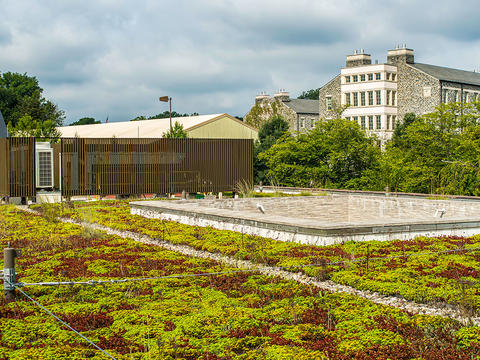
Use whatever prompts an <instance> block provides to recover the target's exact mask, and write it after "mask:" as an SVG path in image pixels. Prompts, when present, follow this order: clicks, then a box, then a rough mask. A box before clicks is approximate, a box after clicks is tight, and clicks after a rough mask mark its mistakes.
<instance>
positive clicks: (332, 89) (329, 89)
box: [319, 75, 342, 119]
mask: <svg viewBox="0 0 480 360" xmlns="http://www.w3.org/2000/svg"><path fill="white" fill-rule="evenodd" d="M340 78H341V76H340V75H337V76H336V77H335V78H333V79H332V80H331V81H330V82H329V83H327V84H326V85H325V86H324V87H322V88H321V89H320V91H319V100H320V101H319V102H320V104H319V118H320V119H329V118H335V117H337V116H338V115H337V113H336V112H335V109H339V108H340V106H341V95H342V93H341V84H340ZM328 96H331V97H332V110H330V111H329V110H327V100H326V99H327V97H328Z"/></svg>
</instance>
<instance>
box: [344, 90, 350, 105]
mask: <svg viewBox="0 0 480 360" xmlns="http://www.w3.org/2000/svg"><path fill="white" fill-rule="evenodd" d="M345 104H346V105H350V93H346V94H345Z"/></svg>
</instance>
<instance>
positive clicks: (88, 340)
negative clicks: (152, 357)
mask: <svg viewBox="0 0 480 360" xmlns="http://www.w3.org/2000/svg"><path fill="white" fill-rule="evenodd" d="M7 282H8V280H7ZM13 286H15V288H17V289H18V291H20V292H21V293H22V294H23V295H24V296H25V297H26V298H28V299H29V300H31V301H32V302H33V303H34V304H35V305H37V306H38V307H40V308H41V309H42V310H44V311H45V312H47V313H48V314H49V315H51V316H53V317H54V318H55V319H56V320H57V321H59V322H60V323H62V324H63V325H65V326H66V327H67V328H69V329H70V330H72V331H73V332H74V333H76V334H77V335H79V336H80V337H81V338H82V339H84V340H85V341H87V342H88V343H90V344H91V345H93V346H95V347H96V348H97V349H98V350H100V351H101V352H102V353H104V354H105V355H107V356H108V357H109V358H111V359H114V360H117V359H116V358H114V357H113V356H112V355H110V354H109V353H108V352H106V351H105V350H103V349H102V348H101V347H100V346H98V345H97V344H95V343H94V342H93V341H91V340H90V339H88V338H86V337H85V336H83V335H82V334H80V333H79V332H78V331H77V330H75V329H74V328H73V327H71V326H70V325H68V324H67V323H66V322H65V321H63V320H62V319H60V318H59V317H58V316H57V315H55V314H54V313H52V312H51V311H50V310H48V309H47V308H45V307H44V306H43V305H42V304H40V303H39V302H38V301H36V300H35V299H33V298H32V297H31V296H30V295H28V294H27V293H26V292H24V291H23V290H22V289H20V287H18V286H17V284H13Z"/></svg>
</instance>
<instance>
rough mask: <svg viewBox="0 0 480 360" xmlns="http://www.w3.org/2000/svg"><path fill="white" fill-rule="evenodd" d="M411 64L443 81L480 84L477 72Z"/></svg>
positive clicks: (479, 75)
mask: <svg viewBox="0 0 480 360" xmlns="http://www.w3.org/2000/svg"><path fill="white" fill-rule="evenodd" d="M409 65H410V66H412V67H414V68H415V69H418V70H420V71H422V72H424V73H426V74H428V75H430V76H433V77H434V78H436V79H438V80H441V81H449V82H454V83H460V84H467V85H476V86H480V73H477V72H473V71H465V70H459V69H452V68H447V67H443V66H436V65H430V64H422V63H415V64H409Z"/></svg>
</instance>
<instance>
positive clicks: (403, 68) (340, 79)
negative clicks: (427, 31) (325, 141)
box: [319, 45, 480, 143]
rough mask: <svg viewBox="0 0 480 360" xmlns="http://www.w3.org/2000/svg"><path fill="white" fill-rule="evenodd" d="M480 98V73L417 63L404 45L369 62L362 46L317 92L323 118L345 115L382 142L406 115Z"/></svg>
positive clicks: (410, 51)
mask: <svg viewBox="0 0 480 360" xmlns="http://www.w3.org/2000/svg"><path fill="white" fill-rule="evenodd" d="M479 98H480V74H479V73H477V72H468V71H463V70H458V69H451V68H445V67H439V66H435V65H429V64H420V63H415V58H414V52H413V50H412V49H408V48H407V47H406V46H405V45H404V47H402V48H400V47H397V48H395V49H393V50H389V51H388V54H387V62H386V63H384V64H378V63H375V64H371V57H370V55H369V54H365V53H364V52H363V50H361V51H360V52H357V51H355V52H354V54H352V55H348V56H347V59H346V66H345V67H344V68H342V69H341V72H340V75H338V76H336V77H335V78H334V79H332V80H331V81H330V82H328V83H327V84H326V85H325V86H324V87H323V88H321V89H320V92H319V115H320V118H321V119H322V118H323V119H328V118H334V117H335V116H338V115H337V113H338V111H335V110H337V109H341V110H343V112H342V116H343V117H345V118H347V119H351V120H353V121H356V122H358V123H359V125H360V126H361V127H362V128H363V129H365V130H366V131H367V132H368V133H373V134H375V135H376V136H377V137H378V138H379V140H380V142H381V143H385V142H386V141H388V140H389V139H390V138H391V136H392V134H393V131H394V128H395V125H396V124H397V123H398V122H401V121H402V120H403V118H404V116H405V114H406V113H408V112H412V113H414V114H416V115H423V114H426V113H430V112H432V111H434V110H435V108H436V107H437V106H439V105H440V104H441V103H448V102H473V101H475V100H477V99H479Z"/></svg>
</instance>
